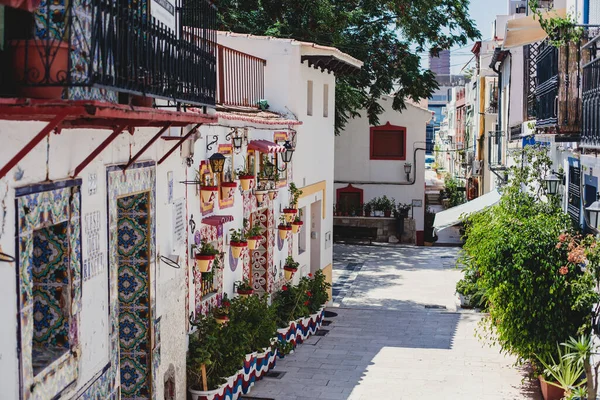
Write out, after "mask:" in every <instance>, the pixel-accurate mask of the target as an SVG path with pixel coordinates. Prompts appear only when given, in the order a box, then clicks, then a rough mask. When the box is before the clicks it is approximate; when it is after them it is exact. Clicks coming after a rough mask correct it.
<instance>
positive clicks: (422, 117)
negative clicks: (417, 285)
mask: <svg viewBox="0 0 600 400" xmlns="http://www.w3.org/2000/svg"><path fill="white" fill-rule="evenodd" d="M381 104H382V106H383V107H384V109H385V111H384V113H383V114H381V115H380V116H379V122H380V125H385V124H386V123H387V122H389V123H390V124H392V125H397V126H404V127H406V161H384V160H370V127H371V126H370V124H369V120H368V118H367V117H366V115H365V114H364V113H362V114H361V117H360V118H355V119H353V120H351V121H350V122H349V123H348V125H347V126H346V128H345V130H344V132H342V134H341V135H340V136H339V137H336V139H335V154H336V159H335V180H336V182H391V183H395V182H398V183H404V184H405V183H408V181H407V179H406V174H405V173H404V163H405V162H410V163H412V164H413V166H412V174H411V177H415V184H414V185H381V184H379V185H377V184H371V185H353V186H355V187H357V188H360V189H363V190H364V202H365V203H366V202H368V201H370V200H372V199H373V198H374V197H379V196H382V195H387V196H388V197H390V198H391V197H394V198H395V199H396V202H400V203H411V202H412V200H413V199H415V200H422V201H423V204H424V203H425V172H424V166H425V152H424V151H417V157H416V160H413V154H414V152H413V149H414V148H424V147H425V134H426V131H425V127H426V124H427V122H428V121H429V120H430V119H431V112H430V111H428V110H425V109H422V108H419V107H415V106H413V105H411V104H408V105H407V109H406V110H403V111H402V112H398V111H394V110H393V109H392V100H391V98H387V100H386V101H382V102H381ZM346 186H348V184H347V183H336V185H335V188H336V189H338V188H343V187H346ZM423 212H424V210H423V209H415V218H416V219H417V230H418V231H422V230H423V229H424V222H423V219H424V214H423Z"/></svg>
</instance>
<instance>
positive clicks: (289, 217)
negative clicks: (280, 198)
mask: <svg viewBox="0 0 600 400" xmlns="http://www.w3.org/2000/svg"><path fill="white" fill-rule="evenodd" d="M296 214H298V209H296V208H284V209H283V215H284V216H285V220H286V221H287V222H292V221H293V220H294V219H295V218H296Z"/></svg>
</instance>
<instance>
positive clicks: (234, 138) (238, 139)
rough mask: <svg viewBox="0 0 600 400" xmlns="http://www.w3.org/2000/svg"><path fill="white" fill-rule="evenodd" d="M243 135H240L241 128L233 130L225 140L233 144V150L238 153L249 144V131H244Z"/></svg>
mask: <svg viewBox="0 0 600 400" xmlns="http://www.w3.org/2000/svg"><path fill="white" fill-rule="evenodd" d="M242 132H243V133H240V128H231V131H229V133H228V134H227V136H225V140H227V141H230V140H231V143H232V144H233V149H234V150H235V152H236V153H239V152H240V151H241V150H242V146H243V145H244V142H245V143H248V130H247V129H245V128H244V129H242Z"/></svg>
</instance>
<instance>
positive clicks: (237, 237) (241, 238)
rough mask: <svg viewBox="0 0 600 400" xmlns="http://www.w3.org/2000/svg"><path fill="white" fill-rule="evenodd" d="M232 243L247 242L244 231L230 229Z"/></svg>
mask: <svg viewBox="0 0 600 400" xmlns="http://www.w3.org/2000/svg"><path fill="white" fill-rule="evenodd" d="M229 236H230V237H229V240H230V242H237V243H240V242H246V241H247V240H246V235H244V230H243V229H230V230H229Z"/></svg>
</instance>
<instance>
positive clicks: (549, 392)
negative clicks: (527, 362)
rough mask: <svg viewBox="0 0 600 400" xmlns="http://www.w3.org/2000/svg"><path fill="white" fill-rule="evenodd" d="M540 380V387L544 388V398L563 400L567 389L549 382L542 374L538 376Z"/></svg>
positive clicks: (546, 399)
mask: <svg viewBox="0 0 600 400" xmlns="http://www.w3.org/2000/svg"><path fill="white" fill-rule="evenodd" d="M538 379H539V380H540V387H541V389H542V396H544V400H561V399H562V398H563V397H564V396H565V390H564V389H562V388H559V387H558V386H554V385H551V384H549V383H548V382H547V381H546V380H545V379H544V377H543V376H542V375H540V376H539V377H538Z"/></svg>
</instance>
